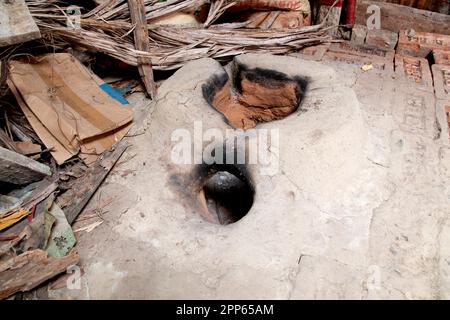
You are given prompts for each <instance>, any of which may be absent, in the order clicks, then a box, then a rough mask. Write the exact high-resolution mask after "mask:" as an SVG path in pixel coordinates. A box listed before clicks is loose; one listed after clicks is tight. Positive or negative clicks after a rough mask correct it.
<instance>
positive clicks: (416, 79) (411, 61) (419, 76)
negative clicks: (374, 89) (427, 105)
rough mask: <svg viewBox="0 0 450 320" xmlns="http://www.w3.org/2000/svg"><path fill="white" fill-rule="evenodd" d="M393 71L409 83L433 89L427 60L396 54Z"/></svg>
mask: <svg viewBox="0 0 450 320" xmlns="http://www.w3.org/2000/svg"><path fill="white" fill-rule="evenodd" d="M395 72H396V74H397V76H398V78H399V79H402V78H403V79H406V80H407V82H409V83H414V84H416V87H417V88H418V89H425V90H427V91H431V92H432V91H433V78H432V77H431V71H430V66H429V65H428V60H426V59H424V58H417V57H411V56H404V55H401V54H396V55H395Z"/></svg>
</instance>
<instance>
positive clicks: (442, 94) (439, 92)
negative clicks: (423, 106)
mask: <svg viewBox="0 0 450 320" xmlns="http://www.w3.org/2000/svg"><path fill="white" fill-rule="evenodd" d="M431 69H432V70H433V79H434V90H435V93H436V98H438V99H444V100H448V101H450V66H449V65H443V64H434V65H432V66H431Z"/></svg>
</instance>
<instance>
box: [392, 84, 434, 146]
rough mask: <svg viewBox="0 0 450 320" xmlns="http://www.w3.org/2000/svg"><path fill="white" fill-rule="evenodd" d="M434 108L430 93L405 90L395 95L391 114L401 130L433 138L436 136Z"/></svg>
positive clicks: (412, 89) (432, 96)
mask: <svg viewBox="0 0 450 320" xmlns="http://www.w3.org/2000/svg"><path fill="white" fill-rule="evenodd" d="M435 108H436V103H435V98H434V95H433V93H432V92H426V91H421V90H415V89H414V88H405V91H402V90H399V91H398V92H397V94H396V95H395V97H394V103H393V113H392V114H393V117H394V119H395V121H396V122H397V123H398V125H399V127H400V129H401V130H403V131H406V132H410V133H413V134H418V135H421V136H425V137H428V138H434V137H435V136H436V134H437V129H436V128H437V126H436V109H435Z"/></svg>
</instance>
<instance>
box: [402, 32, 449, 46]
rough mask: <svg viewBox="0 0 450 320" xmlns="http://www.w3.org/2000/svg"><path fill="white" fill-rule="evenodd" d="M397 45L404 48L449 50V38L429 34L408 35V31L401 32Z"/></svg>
mask: <svg viewBox="0 0 450 320" xmlns="http://www.w3.org/2000/svg"><path fill="white" fill-rule="evenodd" d="M398 44H399V46H406V47H416V48H417V47H420V48H428V49H438V50H450V36H449V35H444V34H437V33H429V32H409V33H408V30H401V31H400V33H399V39H398Z"/></svg>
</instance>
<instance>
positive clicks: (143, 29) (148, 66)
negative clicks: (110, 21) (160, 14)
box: [128, 0, 156, 99]
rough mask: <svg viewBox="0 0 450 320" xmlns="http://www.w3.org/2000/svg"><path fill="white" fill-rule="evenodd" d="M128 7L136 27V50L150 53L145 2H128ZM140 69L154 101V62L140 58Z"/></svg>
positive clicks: (129, 0)
mask: <svg viewBox="0 0 450 320" xmlns="http://www.w3.org/2000/svg"><path fill="white" fill-rule="evenodd" d="M128 7H129V9H130V17H131V22H132V23H133V24H134V25H135V27H134V31H133V34H134V46H135V48H136V50H139V51H144V52H150V43H149V37H148V28H147V18H146V17H145V5H144V0H128ZM138 69H139V74H140V75H141V78H142V81H143V82H144V86H145V90H146V91H147V95H148V96H149V97H151V98H152V99H153V98H154V97H155V94H156V84H155V81H154V79H153V70H152V61H151V60H150V59H149V58H146V57H141V56H140V57H138Z"/></svg>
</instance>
